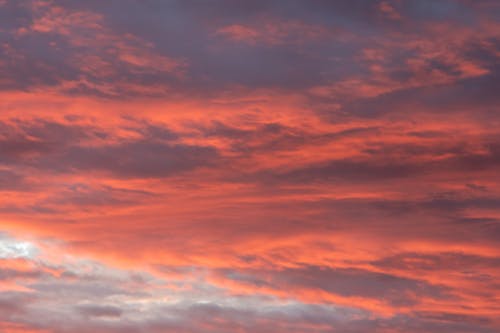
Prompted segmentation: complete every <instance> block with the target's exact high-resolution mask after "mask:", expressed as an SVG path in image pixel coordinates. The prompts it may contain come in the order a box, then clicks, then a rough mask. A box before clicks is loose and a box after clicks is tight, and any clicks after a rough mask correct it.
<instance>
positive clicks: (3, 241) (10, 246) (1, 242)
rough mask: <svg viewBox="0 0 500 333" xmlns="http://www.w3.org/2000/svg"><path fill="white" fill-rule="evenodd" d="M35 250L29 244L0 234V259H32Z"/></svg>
mask: <svg viewBox="0 0 500 333" xmlns="http://www.w3.org/2000/svg"><path fill="white" fill-rule="evenodd" d="M36 253H37V249H36V247H35V246H34V245H33V244H32V243H30V242H24V241H19V240H16V239H13V238H10V237H8V236H6V235H3V234H0V258H1V259H6V258H33V257H35V256H36Z"/></svg>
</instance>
